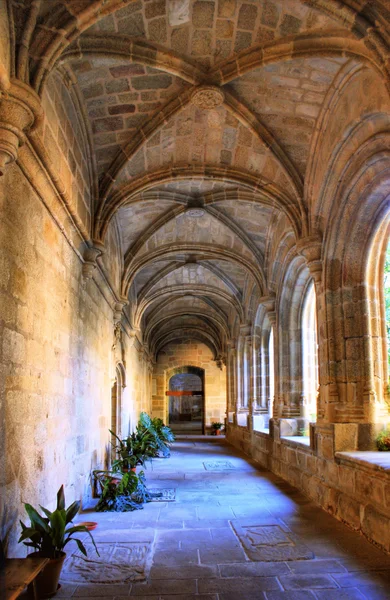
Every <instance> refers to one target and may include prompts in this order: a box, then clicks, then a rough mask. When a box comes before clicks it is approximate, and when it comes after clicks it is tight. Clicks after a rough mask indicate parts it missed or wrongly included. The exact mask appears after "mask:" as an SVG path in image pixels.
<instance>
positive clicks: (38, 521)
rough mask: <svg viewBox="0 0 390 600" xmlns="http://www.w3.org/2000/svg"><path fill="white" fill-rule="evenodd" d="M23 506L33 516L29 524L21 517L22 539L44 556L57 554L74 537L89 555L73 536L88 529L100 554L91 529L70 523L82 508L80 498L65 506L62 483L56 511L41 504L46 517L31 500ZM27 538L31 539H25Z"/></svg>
mask: <svg viewBox="0 0 390 600" xmlns="http://www.w3.org/2000/svg"><path fill="white" fill-rule="evenodd" d="M24 508H25V509H26V512H27V514H28V516H29V518H30V527H28V526H27V525H25V524H24V523H23V521H20V524H21V526H22V533H21V536H20V538H19V542H23V544H24V545H25V546H28V547H30V548H34V549H35V551H36V552H39V554H40V555H41V556H42V557H45V558H58V557H59V556H61V553H62V552H63V550H64V548H65V546H66V545H67V544H68V543H69V542H71V541H72V540H74V541H75V542H76V544H77V545H78V547H79V550H80V551H81V552H82V553H83V554H84V555H85V556H87V550H86V548H85V546H84V544H83V543H82V541H81V540H79V539H78V538H75V537H73V535H74V534H75V533H88V534H89V536H90V538H91V540H92V543H93V545H94V547H95V550H96V552H97V554H99V552H98V550H97V548H96V545H95V541H94V539H93V537H92V535H91V533H90V531H88V529H87V528H86V527H85V526H84V525H75V526H73V527H70V526H69V525H70V523H72V521H73V519H74V518H75V516H76V515H77V513H78V512H79V510H80V502H73V504H71V505H70V506H68V508H65V494H64V486H63V485H62V486H61V487H60V489H59V490H58V492H57V508H56V509H55V510H54V511H53V512H50V511H49V510H48V509H47V508H44V507H43V506H39V508H40V509H41V510H42V512H43V513H44V514H45V516H44V517H43V516H41V515H40V514H39V513H38V511H37V510H36V509H35V508H34V507H33V506H31V504H25V505H24ZM25 540H30V541H29V542H26V541H25Z"/></svg>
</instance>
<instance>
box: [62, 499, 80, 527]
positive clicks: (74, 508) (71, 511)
mask: <svg viewBox="0 0 390 600" xmlns="http://www.w3.org/2000/svg"><path fill="white" fill-rule="evenodd" d="M79 510H80V502H77V501H76V502H73V504H71V505H70V506H69V507H68V508H67V510H66V519H65V521H66V524H68V523H70V522H71V521H73V519H74V518H75V516H76V515H77V513H78V512H79Z"/></svg>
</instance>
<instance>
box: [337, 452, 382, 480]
mask: <svg viewBox="0 0 390 600" xmlns="http://www.w3.org/2000/svg"><path fill="white" fill-rule="evenodd" d="M335 456H336V458H337V459H339V461H341V462H343V463H344V464H348V465H349V466H350V465H351V464H352V465H353V466H355V467H356V464H358V465H359V467H362V468H364V470H366V471H371V472H372V471H376V472H377V473H383V474H386V475H390V452H379V451H376V452H375V451H363V450H360V451H355V452H336V454H335Z"/></svg>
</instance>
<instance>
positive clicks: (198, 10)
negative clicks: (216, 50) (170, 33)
mask: <svg viewBox="0 0 390 600" xmlns="http://www.w3.org/2000/svg"><path fill="white" fill-rule="evenodd" d="M214 9H215V3H214V2H208V1H207V0H206V1H205V0H200V1H198V2H195V3H194V5H193V7H192V23H193V25H194V26H195V27H196V28H199V29H205V28H211V27H212V26H213V22H214Z"/></svg>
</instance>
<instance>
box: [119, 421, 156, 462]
mask: <svg viewBox="0 0 390 600" xmlns="http://www.w3.org/2000/svg"><path fill="white" fill-rule="evenodd" d="M109 431H110V433H111V435H112V436H113V437H115V438H116V440H117V441H118V444H116V445H114V450H115V452H116V454H117V457H118V458H116V459H115V460H114V461H113V463H112V469H113V471H116V472H118V471H121V472H124V471H125V470H127V469H132V468H134V467H136V466H137V465H142V466H144V465H145V463H146V461H147V460H150V459H151V458H153V456H155V453H156V449H157V444H156V440H155V437H154V435H153V434H152V433H151V432H150V431H148V430H147V429H145V430H143V431H141V430H138V429H137V430H136V431H134V432H133V433H132V434H131V435H129V436H128V437H127V438H125V439H123V440H121V439H120V438H119V437H118V436H117V435H116V434H115V433H114V432H113V431H111V429H110V430H109Z"/></svg>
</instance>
